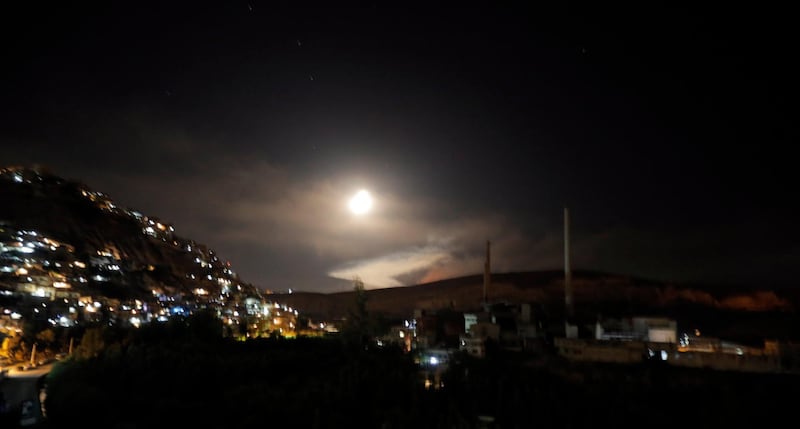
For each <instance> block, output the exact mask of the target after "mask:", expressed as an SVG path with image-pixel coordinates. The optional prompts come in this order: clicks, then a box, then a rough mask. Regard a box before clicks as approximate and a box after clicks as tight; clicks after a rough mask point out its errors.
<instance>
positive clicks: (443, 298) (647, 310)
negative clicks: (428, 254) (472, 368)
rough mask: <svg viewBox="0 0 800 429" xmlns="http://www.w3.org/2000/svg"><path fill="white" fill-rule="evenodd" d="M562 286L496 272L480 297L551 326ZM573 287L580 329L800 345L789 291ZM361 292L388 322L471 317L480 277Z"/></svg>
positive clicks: (298, 299)
mask: <svg viewBox="0 0 800 429" xmlns="http://www.w3.org/2000/svg"><path fill="white" fill-rule="evenodd" d="M563 287H564V283H563V272H561V271H557V270H553V271H536V272H518V273H496V274H493V275H492V285H491V288H490V290H489V291H488V298H489V301H490V302H509V303H520V302H526V303H531V304H533V306H534V309H535V311H536V312H538V315H537V317H539V318H540V319H542V320H546V321H550V322H553V323H558V321H560V320H563V317H564V289H563ZM573 288H574V295H575V311H576V316H577V319H578V320H581V321H583V322H586V323H591V322H593V321H594V320H596V319H597V318H598V317H631V316H639V315H660V316H666V317H673V318H675V319H676V320H678V321H679V323H682V324H683V325H684V326H685V327H687V328H688V327H689V326H702V327H704V328H705V329H707V330H708V332H709V333H716V334H718V335H724V336H726V337H727V338H739V339H742V340H753V339H756V338H758V339H760V338H763V337H764V336H775V337H781V338H793V339H800V328H798V327H800V324H799V323H797V322H800V319H798V317H797V313H796V312H795V309H796V308H797V306H798V304H800V300H799V299H798V298H800V297H798V294H797V292H796V291H794V290H790V289H786V290H777V291H774V290H764V289H759V288H756V287H751V288H746V287H741V286H740V287H736V288H731V289H730V290H725V289H723V288H721V287H716V288H708V289H706V288H703V287H702V286H701V285H676V284H665V283H660V282H656V281H652V280H647V279H639V278H635V277H630V276H623V275H617V274H609V273H602V272H594V271H576V272H574V273H573ZM366 293H367V297H368V301H367V304H368V309H369V311H371V312H375V313H380V314H382V315H384V316H385V317H387V318H390V319H391V318H396V319H402V318H410V317H411V316H412V315H413V314H414V310H415V309H421V310H426V311H436V310H441V309H444V308H449V309H452V310H454V311H476V310H477V309H480V308H481V301H482V293H483V277H482V275H473V276H466V277H460V278H454V279H447V280H442V281H437V282H432V283H426V284H420V285H416V286H406V287H394V288H386V289H373V290H369V291H367V292H366ZM273 297H274V298H275V299H276V300H277V301H280V302H286V303H287V304H289V305H291V306H292V307H295V308H298V309H300V310H301V311H303V312H304V313H305V314H307V315H308V316H309V317H312V318H318V319H320V320H335V319H339V318H342V317H346V316H347V314H348V310H349V309H350V308H351V306H352V303H353V302H354V301H355V295H354V292H339V293H332V294H321V293H307V292H294V293H292V294H280V295H273Z"/></svg>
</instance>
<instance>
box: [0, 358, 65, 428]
mask: <svg viewBox="0 0 800 429" xmlns="http://www.w3.org/2000/svg"><path fill="white" fill-rule="evenodd" d="M51 369H53V364H52V363H50V364H47V365H42V366H39V367H37V368H32V369H29V370H27V371H20V370H18V369H16V368H10V369H9V371H8V374H7V375H6V376H5V378H4V379H3V380H2V381H0V390H2V392H3V394H4V396H5V398H6V402H7V404H8V408H9V411H10V412H11V413H16V414H17V415H20V416H21V417H20V422H19V424H20V425H21V426H27V425H31V424H34V423H36V422H38V421H40V420H41V418H42V405H41V403H40V397H39V389H40V387H41V385H40V379H41V378H42V377H44V376H45V375H47V374H48V373H49V372H50V370H51Z"/></svg>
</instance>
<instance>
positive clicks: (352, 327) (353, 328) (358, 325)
mask: <svg viewBox="0 0 800 429" xmlns="http://www.w3.org/2000/svg"><path fill="white" fill-rule="evenodd" d="M353 290H354V291H355V302H354V303H353V304H354V305H353V307H352V308H351V309H350V310H349V311H348V317H347V320H345V323H344V326H343V329H342V337H343V338H344V340H345V341H346V342H348V343H351V344H353V345H356V346H359V348H360V347H362V346H364V345H365V344H367V343H368V342H369V341H370V340H371V339H372V334H373V331H374V329H373V325H374V324H373V323H372V320H371V318H370V314H369V311H367V300H368V297H367V293H366V291H365V289H364V282H363V281H362V280H361V278H359V277H358V276H356V277H354V278H353Z"/></svg>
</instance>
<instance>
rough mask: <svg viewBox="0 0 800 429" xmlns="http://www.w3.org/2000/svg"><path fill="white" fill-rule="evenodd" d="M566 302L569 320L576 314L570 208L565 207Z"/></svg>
mask: <svg viewBox="0 0 800 429" xmlns="http://www.w3.org/2000/svg"><path fill="white" fill-rule="evenodd" d="M564 304H565V309H566V312H567V321H569V320H571V319H572V318H573V316H574V315H575V309H574V305H573V296H572V269H571V268H570V265H569V209H568V208H566V207H564Z"/></svg>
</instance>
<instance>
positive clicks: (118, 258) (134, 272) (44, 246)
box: [0, 167, 260, 300]
mask: <svg viewBox="0 0 800 429" xmlns="http://www.w3.org/2000/svg"><path fill="white" fill-rule="evenodd" d="M0 202H2V203H0V289H3V290H6V291H7V293H12V292H13V293H20V294H25V293H29V294H32V295H38V296H49V297H51V298H54V297H61V296H64V297H69V296H78V295H90V296H103V297H110V298H115V299H121V300H129V299H148V298H152V297H153V296H155V295H161V296H167V297H174V296H185V297H203V296H212V297H213V296H215V297H219V296H220V295H226V296H227V297H234V298H236V299H240V298H245V297H247V296H256V297H258V296H260V293H259V291H258V290H257V289H256V288H255V287H254V286H253V285H251V284H248V283H246V282H243V281H242V280H241V279H240V278H239V277H238V276H237V275H236V273H235V272H234V271H233V270H232V268H231V264H230V263H229V262H227V261H225V260H224V259H222V258H221V257H220V256H219V255H217V253H216V252H215V251H214V250H213V249H211V248H209V247H208V246H206V245H204V244H202V243H197V242H195V241H194V240H192V239H189V238H185V237H181V236H179V235H178V234H177V233H176V232H175V228H174V226H173V225H171V224H169V223H167V222H165V221H162V220H160V219H159V218H157V217H155V216H152V215H146V214H143V213H140V212H138V211H136V210H134V209H130V208H125V207H122V206H120V205H119V204H117V203H116V202H115V201H113V200H112V199H111V197H109V196H108V195H105V194H104V193H102V192H99V191H96V190H92V189H90V188H89V187H88V186H86V185H85V184H82V183H79V182H75V181H71V180H66V179H63V178H61V177H58V176H56V175H54V174H51V173H50V172H48V171H46V170H44V169H41V168H36V167H34V168H25V167H7V168H4V169H0Z"/></svg>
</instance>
